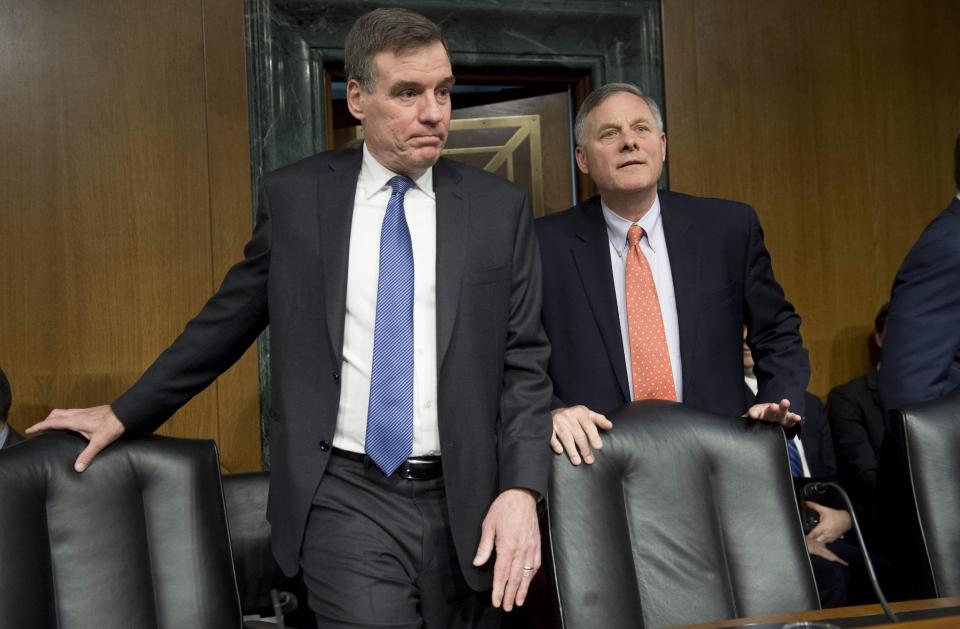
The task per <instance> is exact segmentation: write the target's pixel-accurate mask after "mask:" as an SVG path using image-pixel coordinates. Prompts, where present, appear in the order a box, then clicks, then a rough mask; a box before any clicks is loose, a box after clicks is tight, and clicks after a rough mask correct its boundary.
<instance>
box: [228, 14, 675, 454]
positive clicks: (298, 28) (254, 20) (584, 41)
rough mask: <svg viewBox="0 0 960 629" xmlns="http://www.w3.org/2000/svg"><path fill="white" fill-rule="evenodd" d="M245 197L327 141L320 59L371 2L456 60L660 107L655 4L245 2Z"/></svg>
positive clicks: (263, 345)
mask: <svg viewBox="0 0 960 629" xmlns="http://www.w3.org/2000/svg"><path fill="white" fill-rule="evenodd" d="M245 1H246V38H247V79H248V81H247V85H248V92H249V108H250V146H251V164H252V165H251V168H252V175H253V177H252V181H253V188H254V190H253V192H254V195H253V198H255V199H256V198H258V191H259V181H260V176H261V175H262V174H263V173H264V172H269V171H270V170H273V169H275V168H279V167H280V166H283V165H285V164H289V163H291V162H294V161H296V160H298V159H301V158H303V157H306V156H308V155H311V154H313V153H316V152H318V151H320V150H323V147H324V146H325V145H326V138H325V137H324V136H325V125H324V120H325V116H326V112H325V111H324V103H325V97H324V96H325V95H324V93H323V69H324V64H328V63H331V62H342V60H343V39H344V37H345V36H346V33H347V31H348V30H349V29H350V26H351V25H352V24H353V22H354V20H355V19H356V18H357V17H358V16H359V15H361V14H363V13H365V12H367V11H370V10H372V9H374V8H377V7H380V6H402V7H405V8H409V9H411V10H413V11H417V12H419V13H422V14H423V15H426V16H427V17H429V18H430V19H432V20H433V21H435V22H436V23H437V24H439V25H440V26H441V27H442V28H443V30H444V33H445V34H446V36H447V43H448V45H449V46H450V52H451V56H452V58H453V62H454V65H456V66H501V67H511V66H516V67H523V68H531V67H555V68H556V67H559V68H570V69H578V70H582V71H585V72H588V73H589V74H590V77H591V82H592V84H593V85H601V84H603V83H607V82H611V81H629V82H632V83H636V84H638V85H640V86H641V87H642V88H643V89H644V91H646V92H647V93H648V94H650V95H651V96H653V98H655V99H656V100H657V102H659V103H661V104H662V103H663V94H664V87H663V57H662V43H661V26H660V2H659V0H570V1H561V0H461V1H459V2H449V1H447V0H412V1H402V2H397V1H394V2H389V1H384V2H368V1H363V0H353V1H351V0H333V1H329V0H328V1H325V2H320V1H316V0H245ZM269 338H270V337H269V330H267V331H266V332H264V334H263V335H262V336H261V338H260V340H259V343H258V348H259V357H260V393H261V395H260V400H261V433H262V437H263V461H264V466H265V467H267V468H269V465H270V450H269V435H268V434H267V427H268V426H269V423H268V422H267V421H266V419H267V417H268V415H267V411H268V409H269V407H270V390H271V388H270V340H269Z"/></svg>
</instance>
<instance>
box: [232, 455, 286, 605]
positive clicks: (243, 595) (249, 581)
mask: <svg viewBox="0 0 960 629" xmlns="http://www.w3.org/2000/svg"><path fill="white" fill-rule="evenodd" d="M269 486H270V475H269V474H268V473H267V472H255V473H249V474H227V475H225V476H224V477H223V500H224V503H225V505H226V508H227V522H228V524H229V527H230V545H231V548H232V550H233V565H234V571H235V572H236V575H237V586H238V589H239V592H240V608H241V609H242V610H243V613H244V615H252V614H263V615H265V616H269V615H270V613H269V612H270V611H271V610H272V609H273V602H272V600H271V597H270V590H271V588H272V587H273V577H274V574H275V572H274V571H275V569H276V564H275V562H274V560H273V554H272V553H271V552H270V524H269V523H268V522H267V492H268V489H269Z"/></svg>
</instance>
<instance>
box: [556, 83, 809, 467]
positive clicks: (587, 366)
mask: <svg viewBox="0 0 960 629" xmlns="http://www.w3.org/2000/svg"><path fill="white" fill-rule="evenodd" d="M575 135H576V142H577V148H576V159H577V165H578V166H579V168H580V170H581V171H583V172H585V173H587V174H589V175H590V176H591V177H592V178H593V180H594V182H595V183H596V184H597V188H598V189H599V190H600V196H599V197H594V198H592V199H589V200H587V201H585V202H583V203H581V204H579V205H577V206H575V207H573V208H571V209H569V210H567V211H565V212H562V213H559V214H555V215H551V216H547V217H544V218H542V219H540V220H539V221H537V234H538V236H539V238H540V250H541V256H542V259H543V274H544V296H543V323H544V328H545V329H546V331H547V335H548V337H549V338H550V341H551V344H552V348H553V349H552V355H551V358H550V366H549V373H550V376H551V378H552V380H553V384H554V398H553V401H552V404H553V428H554V434H553V436H552V438H551V447H552V448H553V449H554V451H556V452H558V453H560V452H564V451H565V452H566V453H567V455H568V456H569V457H570V460H571V461H572V462H573V463H574V464H579V463H580V462H581V460H583V461H586V462H587V463H591V462H592V461H593V452H592V449H593V448H600V447H602V441H601V440H600V435H599V432H598V428H599V429H609V428H611V427H612V424H611V422H610V421H609V420H607V419H606V418H605V417H604V416H603V415H602V413H604V412H606V411H610V410H612V409H615V408H617V407H619V406H622V405H624V404H626V403H627V402H629V401H631V400H633V399H642V398H646V397H660V398H665V399H673V400H677V401H681V402H684V403H687V404H690V405H692V406H696V407H699V408H703V409H705V410H709V411H712V412H716V413H720V414H724V415H730V416H738V415H743V414H744V413H746V414H747V415H748V416H749V417H751V418H753V419H758V420H765V421H772V422H777V423H780V424H781V425H783V426H784V427H786V428H791V427H793V426H794V425H795V424H796V423H797V422H799V421H800V419H801V417H802V415H803V404H804V396H803V393H804V391H805V389H806V385H807V381H808V379H809V375H810V370H809V364H808V359H807V352H806V350H804V348H803V345H802V342H801V339H800V332H799V328H800V317H799V316H798V315H797V314H796V313H795V312H794V310H793V307H792V306H791V305H790V304H789V303H788V302H787V301H786V300H785V298H784V294H783V290H782V289H781V288H780V285H779V284H778V283H777V282H776V280H775V279H774V277H773V270H772V268H771V264H770V255H769V254H768V252H767V249H766V247H765V246H764V244H763V232H762V230H761V228H760V223H759V221H758V219H757V215H756V213H755V212H754V211H753V209H751V208H750V207H748V206H746V205H744V204H742V203H735V202H732V201H724V200H720V199H705V198H697V197H692V196H687V195H683V194H677V193H673V192H666V191H662V190H661V191H658V190H657V182H658V180H659V178H660V173H661V170H662V168H663V162H664V160H665V159H666V136H665V135H664V133H663V123H662V118H661V116H660V112H659V109H658V108H657V105H656V103H655V102H654V101H653V100H652V99H650V98H649V97H647V96H645V95H643V93H642V92H641V91H640V90H639V88H637V87H636V86H634V85H630V84H625V83H616V84H610V85H606V86H604V87H601V88H599V89H597V90H596V91H594V92H593V93H592V94H590V96H588V97H587V99H586V100H585V101H584V103H583V106H582V107H581V109H580V111H579V113H578V114H577V120H576V124H575ZM638 250H639V252H638ZM631 313H632V314H631ZM744 324H746V325H747V326H748V328H749V330H750V335H749V338H748V339H747V342H748V344H749V345H750V348H751V349H752V351H753V355H754V357H755V358H756V373H757V380H758V386H759V389H758V393H757V400H756V403H755V404H753V405H751V406H750V407H749V408H748V407H747V400H746V397H745V395H744V387H743V355H742V352H741V347H742V329H743V326H744Z"/></svg>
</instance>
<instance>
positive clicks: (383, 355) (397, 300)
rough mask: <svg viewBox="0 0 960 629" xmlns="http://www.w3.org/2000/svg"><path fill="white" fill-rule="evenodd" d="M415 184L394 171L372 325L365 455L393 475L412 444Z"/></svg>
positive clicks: (381, 232) (381, 233)
mask: <svg viewBox="0 0 960 629" xmlns="http://www.w3.org/2000/svg"><path fill="white" fill-rule="evenodd" d="M412 185H413V181H412V180H411V179H409V178H408V177H393V178H392V179H390V188H391V189H392V190H393V192H392V193H391V195H390V201H389V202H387V213H386V215H385V216H384V217H383V225H382V226H381V227H380V275H379V277H378V279H377V315H376V324H375V326H374V330H373V366H372V369H371V372H370V408H369V410H368V412H367V440H366V450H367V456H369V457H370V459H371V460H372V461H373V462H374V463H376V465H377V467H379V468H380V469H381V470H383V473H384V474H386V475H387V476H389V475H390V474H393V472H394V471H396V469H397V468H398V467H400V464H401V463H403V462H404V460H406V459H407V457H409V456H410V452H411V451H412V450H413V246H412V245H411V243H410V230H409V229H408V228H407V218H406V215H405V214H404V211H403V196H404V195H405V194H406V193H407V190H409V189H410V186H412Z"/></svg>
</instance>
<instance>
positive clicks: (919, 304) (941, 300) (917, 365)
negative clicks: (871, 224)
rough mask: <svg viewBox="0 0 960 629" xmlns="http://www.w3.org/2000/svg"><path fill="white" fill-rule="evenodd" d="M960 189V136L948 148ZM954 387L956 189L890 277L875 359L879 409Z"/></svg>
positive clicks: (959, 264)
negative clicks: (880, 343)
mask: <svg viewBox="0 0 960 629" xmlns="http://www.w3.org/2000/svg"><path fill="white" fill-rule="evenodd" d="M954 179H955V180H956V184H957V189H958V190H960V136H957V143H956V146H955V148H954ZM958 386H960V194H957V196H956V197H954V198H953V200H951V201H950V205H948V206H947V208H946V209H945V210H943V211H942V212H941V213H940V214H939V215H937V217H936V218H935V219H933V222H931V223H930V224H929V225H928V226H927V228H926V229H925V230H924V231H923V233H922V234H921V235H920V239H919V240H917V242H916V244H914V245H913V248H912V249H911V250H910V252H909V253H907V257H906V258H904V260H903V265H901V267H900V270H899V271H898V272H897V276H896V278H895V279H894V281H893V291H892V293H891V297H890V315H889V317H888V318H887V333H886V338H885V339H884V344H883V359H882V360H881V362H880V399H881V401H882V402H883V406H884V409H885V410H889V409H893V408H903V407H904V406H909V405H911V404H916V403H918V402H926V401H927V400H935V399H937V398H939V397H942V396H943V395H946V394H947V393H949V392H951V391H953V390H954V389H956V388H957V387H958Z"/></svg>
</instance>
